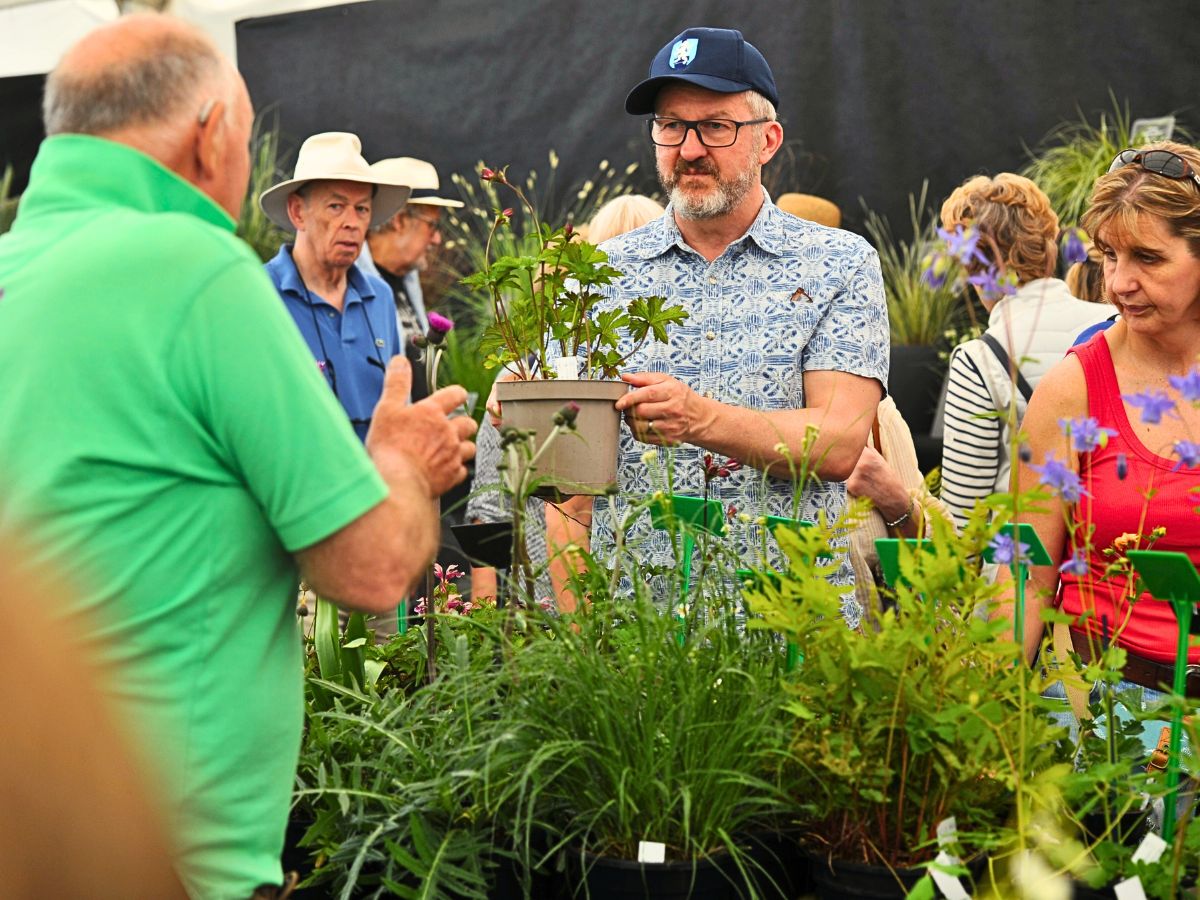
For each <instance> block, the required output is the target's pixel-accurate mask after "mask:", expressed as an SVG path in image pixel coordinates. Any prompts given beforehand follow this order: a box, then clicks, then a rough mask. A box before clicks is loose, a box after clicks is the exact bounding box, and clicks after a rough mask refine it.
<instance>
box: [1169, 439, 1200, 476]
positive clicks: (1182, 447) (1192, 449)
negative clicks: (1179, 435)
mask: <svg viewBox="0 0 1200 900" xmlns="http://www.w3.org/2000/svg"><path fill="white" fill-rule="evenodd" d="M1171 452H1173V453H1174V454H1175V455H1176V456H1178V457H1179V463H1178V464H1177V465H1176V466H1175V469H1174V471H1176V472H1178V471H1179V470H1180V469H1182V468H1183V467H1184V466H1187V467H1188V468H1189V469H1194V468H1196V466H1200V444H1197V443H1195V442H1194V441H1176V442H1175V448H1174V450H1172V451H1171Z"/></svg>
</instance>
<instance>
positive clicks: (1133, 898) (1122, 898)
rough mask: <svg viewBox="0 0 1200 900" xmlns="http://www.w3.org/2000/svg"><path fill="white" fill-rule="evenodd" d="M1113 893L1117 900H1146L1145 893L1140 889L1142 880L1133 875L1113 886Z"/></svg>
mask: <svg viewBox="0 0 1200 900" xmlns="http://www.w3.org/2000/svg"><path fill="white" fill-rule="evenodd" d="M1113 893H1114V894H1116V895H1117V900H1146V892H1145V890H1143V889H1142V879H1140V878H1138V877H1137V876H1136V875H1134V876H1133V877H1132V878H1126V879H1125V880H1124V881H1118V882H1117V883H1116V884H1114V885H1113Z"/></svg>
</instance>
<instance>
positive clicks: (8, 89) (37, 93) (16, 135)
mask: <svg viewBox="0 0 1200 900" xmlns="http://www.w3.org/2000/svg"><path fill="white" fill-rule="evenodd" d="M45 80H46V76H44V75H16V76H13V77H11V78H0V171H3V169H4V167H5V166H7V165H11V166H12V167H13V184H12V192H13V194H19V193H21V192H22V191H24V190H25V183H26V182H27V181H28V180H29V166H30V164H31V163H32V162H33V158H34V156H36V155H37V148H38V144H40V143H41V142H42V136H43V135H44V134H45V132H44V131H43V130H42V84H43V82H45Z"/></svg>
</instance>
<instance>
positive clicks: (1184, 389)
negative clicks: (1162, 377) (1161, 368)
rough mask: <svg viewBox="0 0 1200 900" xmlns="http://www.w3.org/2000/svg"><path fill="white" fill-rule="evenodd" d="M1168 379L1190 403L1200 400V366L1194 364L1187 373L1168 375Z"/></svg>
mask: <svg viewBox="0 0 1200 900" xmlns="http://www.w3.org/2000/svg"><path fill="white" fill-rule="evenodd" d="M1167 381H1169V382H1170V383H1171V387H1173V388H1175V390H1177V391H1179V394H1180V396H1182V397H1183V399H1184V400H1187V401H1188V402H1189V403H1195V402H1196V401H1197V400H1200V366H1193V367H1192V369H1191V370H1190V371H1189V372H1188V373H1187V374H1186V375H1168V376H1167Z"/></svg>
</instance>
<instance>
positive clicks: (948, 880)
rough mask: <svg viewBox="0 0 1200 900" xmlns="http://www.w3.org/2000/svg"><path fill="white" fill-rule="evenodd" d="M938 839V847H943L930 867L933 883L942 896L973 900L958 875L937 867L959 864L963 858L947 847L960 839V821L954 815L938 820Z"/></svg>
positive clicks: (954, 899)
mask: <svg viewBox="0 0 1200 900" xmlns="http://www.w3.org/2000/svg"><path fill="white" fill-rule="evenodd" d="M937 839H938V847H939V848H941V849H940V850H939V851H938V855H937V858H936V859H935V860H934V864H935V865H934V866H930V868H929V876H930V877H931V878H932V879H933V883H934V884H935V885H937V889H938V890H939V891H941V892H942V896H944V897H946V898H948V900H971V895H970V894H968V893H967V892H966V889H965V888H963V886H962V882H961V881H959V880H958V876H957V875H951V874H949V873H947V872H942V871H939V870H938V869H937V868H936V866H957V865H959V864H960V863H961V860H960V859H959V858H958V857H957V856H953V855H951V854H950V853H949V851H948V850H947V849H946V848H947V847H950V846H953V845H954V843H955V842H957V841H958V822H957V821H956V820H955V818H954V816H950V817H949V818H946V819H942V821H940V822H938V826H937Z"/></svg>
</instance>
